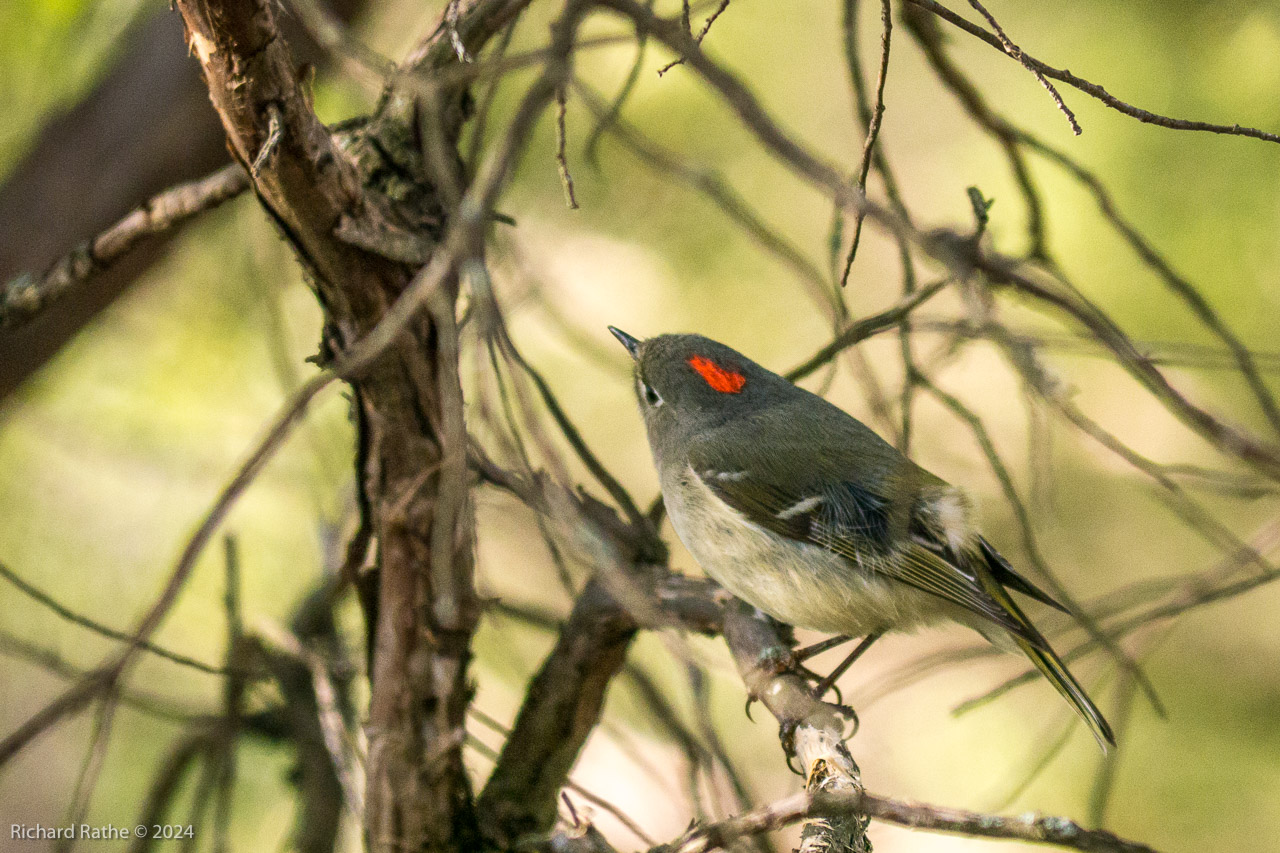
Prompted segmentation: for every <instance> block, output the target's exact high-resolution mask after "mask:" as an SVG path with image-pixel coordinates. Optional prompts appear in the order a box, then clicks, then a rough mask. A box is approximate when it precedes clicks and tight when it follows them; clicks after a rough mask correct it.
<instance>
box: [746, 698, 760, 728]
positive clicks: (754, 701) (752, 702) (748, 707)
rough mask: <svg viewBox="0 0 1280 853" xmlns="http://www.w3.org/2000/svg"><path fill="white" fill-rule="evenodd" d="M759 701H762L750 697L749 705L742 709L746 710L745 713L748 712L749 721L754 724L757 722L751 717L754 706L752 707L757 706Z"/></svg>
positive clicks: (748, 699)
mask: <svg viewBox="0 0 1280 853" xmlns="http://www.w3.org/2000/svg"><path fill="white" fill-rule="evenodd" d="M758 701H760V700H759V699H757V698H756V697H754V696H748V697H747V704H746V707H744V708H743V709H742V710H744V711H746V712H747V719H748V720H750V721H751V722H753V723H754V722H755V721H756V720H755V717H752V716H751V706H752V705H754V704H755V703H756V702H758Z"/></svg>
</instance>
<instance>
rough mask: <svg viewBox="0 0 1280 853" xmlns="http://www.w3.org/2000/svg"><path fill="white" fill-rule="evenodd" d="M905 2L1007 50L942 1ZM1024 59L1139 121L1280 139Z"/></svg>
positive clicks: (1187, 128) (1251, 128)
mask: <svg viewBox="0 0 1280 853" xmlns="http://www.w3.org/2000/svg"><path fill="white" fill-rule="evenodd" d="M906 2H908V3H911V4H913V5H915V6H919V7H921V8H922V9H927V10H929V11H930V12H932V13H933V14H935V15H937V16H938V17H939V18H942V19H943V20H944V21H946V22H947V23H949V24H952V25H954V26H956V27H959V28H960V29H962V30H964V31H965V32H967V33H969V34H970V35H973V36H976V37H977V38H980V39H982V40H983V41H985V42H986V43H987V44H989V45H991V46H992V47H994V48H996V49H997V50H999V51H1000V52H1001V53H1005V52H1006V51H1005V47H1004V45H1003V44H1001V43H1000V39H999V37H998V36H995V35H993V34H991V33H989V32H987V31H986V30H984V29H983V28H982V27H980V26H978V25H977V24H974V23H972V22H970V21H967V20H965V19H964V18H962V17H961V16H959V15H957V14H956V13H955V12H952V11H951V10H950V9H948V8H947V7H945V6H943V5H942V4H941V3H938V2H936V0H906ZM1022 61H1023V62H1024V63H1029V64H1030V65H1031V67H1033V68H1034V69H1035V70H1036V71H1039V72H1040V73H1041V74H1043V75H1044V76H1046V77H1051V78H1052V79H1054V80H1057V81H1059V82H1062V83H1066V84H1067V85H1068V86H1073V87H1075V88H1076V89H1079V90H1080V91H1081V92H1084V93H1085V94H1086V95H1090V96H1091V97H1094V98H1097V99H1098V100H1099V101H1101V102H1102V103H1104V104H1106V105H1107V106H1109V107H1111V108H1112V109H1113V110H1116V111H1117V112H1121V113H1124V114H1125V115H1127V116H1131V117H1132V118H1136V119H1137V120H1138V121H1140V122H1144V123H1146V124H1154V125H1158V126H1160V127H1167V128H1170V129H1172V130H1193V131H1204V132H1206V133H1221V134H1226V135H1228V136H1247V137H1251V138H1253V139H1261V140H1263V141H1264V142H1276V143H1280V134H1275V133H1267V132H1266V131H1263V130H1258V129H1257V128H1253V127H1242V126H1241V125H1238V124H1233V125H1225V124H1212V123H1210V122H1205V121H1187V120H1185V119H1176V118H1169V117H1168V116H1162V115H1159V114H1157V113H1153V112H1150V111H1148V110H1144V109H1141V108H1140V107H1135V106H1133V105H1131V104H1127V103H1125V102H1124V101H1122V100H1120V99H1119V98H1117V97H1116V96H1114V95H1112V94H1111V93H1110V92H1108V91H1107V90H1106V89H1104V88H1103V87H1102V86H1099V85H1098V84H1096V83H1090V82H1089V81H1088V80H1085V79H1084V78H1082V77H1077V76H1076V75H1074V74H1072V73H1071V72H1070V71H1066V70H1063V69H1059V68H1054V67H1053V66H1051V65H1046V64H1045V63H1043V62H1041V61H1040V60H1038V59H1036V58H1035V57H1033V56H1031V55H1029V54H1026V53H1023V54H1022Z"/></svg>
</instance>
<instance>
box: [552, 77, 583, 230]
mask: <svg viewBox="0 0 1280 853" xmlns="http://www.w3.org/2000/svg"><path fill="white" fill-rule="evenodd" d="M567 106H568V98H567V97H566V96H565V87H564V86H561V87H560V88H558V89H556V166H557V168H558V169H559V170H560V185H561V186H562V187H563V188H564V203H565V204H566V205H568V206H569V209H570V210H577V209H578V199H577V197H576V196H575V195H574V193H573V175H572V174H570V172H569V159H568V158H567V157H566V156H565V153H564V152H565V136H566V134H565V126H564V125H565V113H566V112H567Z"/></svg>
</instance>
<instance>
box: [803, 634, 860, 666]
mask: <svg viewBox="0 0 1280 853" xmlns="http://www.w3.org/2000/svg"><path fill="white" fill-rule="evenodd" d="M852 639H853V637H850V636H849V635H847V634H837V635H836V636H834V637H831V638H829V639H826V640H823V641H822V642H821V643H814V644H813V645H812V646H805V647H804V648H803V649H796V650H795V652H793V653H792V655H791V659H792V660H793V661H794V662H795V663H797V664H800V663H804V662H805V661H807V660H808V659H809V658H811V657H813V656H815V655H820V654H822V653H823V652H825V651H827V650H828V649H834V648H835V647H836V646H841V645H844V644H845V643H847V642H849V641H850V640H852Z"/></svg>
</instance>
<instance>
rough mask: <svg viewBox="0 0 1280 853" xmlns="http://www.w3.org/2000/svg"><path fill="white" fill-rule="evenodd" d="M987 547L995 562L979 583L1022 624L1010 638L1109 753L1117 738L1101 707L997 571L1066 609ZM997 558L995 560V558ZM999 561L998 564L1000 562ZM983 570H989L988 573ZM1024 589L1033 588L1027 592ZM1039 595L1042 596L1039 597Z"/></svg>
mask: <svg viewBox="0 0 1280 853" xmlns="http://www.w3.org/2000/svg"><path fill="white" fill-rule="evenodd" d="M981 544H982V545H983V546H984V552H985V558H986V559H987V560H989V561H991V562H989V563H988V564H987V565H985V566H982V567H981V568H980V569H979V570H978V571H977V572H976V574H977V577H978V580H979V583H981V584H982V587H983V589H985V590H986V591H987V593H988V594H989V595H990V596H991V597H992V598H994V599H995V600H996V601H997V602H998V603H999V604H1000V606H1001V607H1002V608H1003V609H1004V610H1005V611H1006V612H1007V613H1008V614H1009V615H1010V616H1011V617H1012V618H1013V620H1014V621H1015V622H1017V623H1018V624H1019V625H1021V626H1022V627H1023V628H1024V629H1025V630H1023V631H1021V632H1013V631H1010V632H1009V633H1008V636H1009V637H1010V638H1012V639H1013V641H1014V642H1015V643H1017V644H1018V648H1020V649H1022V652H1023V653H1024V654H1025V655H1026V656H1027V657H1029V658H1030V659H1031V662H1032V663H1033V664H1035V665H1036V669H1038V670H1040V672H1041V673H1042V674H1043V675H1044V677H1045V678H1047V679H1049V683H1050V684H1052V685H1053V686H1054V688H1055V689H1056V690H1057V691H1058V692H1059V693H1061V694H1062V695H1063V697H1064V698H1065V699H1066V700H1067V701H1068V702H1070V703H1071V707H1073V708H1075V709H1076V713H1078V714H1079V715H1080V716H1081V717H1082V718H1083V719H1084V721H1085V722H1086V723H1087V724H1088V725H1089V730H1090V731H1092V732H1093V736H1094V737H1095V738H1097V739H1098V746H1100V747H1102V751H1103V752H1106V751H1107V749H1108V747H1112V746H1115V745H1116V736H1115V734H1113V733H1112V731H1111V725H1110V724H1109V723H1108V722H1107V719H1106V717H1104V716H1102V712H1101V711H1100V710H1098V706H1097V705H1095V704H1094V703H1093V700H1092V699H1090V698H1089V694H1088V693H1085V692H1084V688H1083V687H1081V686H1080V682H1078V681H1076V677H1075V676H1074V675H1072V674H1071V671H1070V670H1069V669H1067V665H1066V664H1065V663H1063V662H1062V658H1060V657H1058V655H1057V653H1056V652H1054V650H1053V649H1052V648H1051V647H1050V646H1049V641H1048V640H1046V639H1045V638H1044V635H1043V634H1041V633H1040V632H1039V631H1037V630H1036V628H1035V626H1034V625H1032V624H1031V620H1030V619H1028V618H1027V616H1026V614H1025V613H1023V612H1022V608H1021V607H1019V606H1018V603H1017V602H1016V601H1014V600H1013V596H1011V595H1010V594H1009V591H1008V590H1007V589H1005V588H1004V583H1008V582H1009V581H1008V580H1005V581H1004V582H1003V583H1002V582H1001V580H1002V579H1001V578H1000V577H999V576H998V575H997V574H996V572H997V570H1005V571H1006V574H1008V575H1012V576H1013V578H1015V579H1016V580H1017V581H1020V582H1021V584H1015V585H1014V588H1015V589H1018V590H1020V591H1024V592H1027V594H1028V595H1031V596H1033V597H1035V598H1039V599H1040V600H1042V601H1047V603H1050V604H1052V605H1053V606H1055V607H1057V608H1058V609H1060V610H1065V608H1063V607H1062V605H1060V604H1058V603H1057V602H1055V601H1053V599H1051V598H1049V597H1048V596H1047V595H1045V594H1044V593H1043V592H1040V590H1038V589H1036V588H1035V587H1034V586H1032V585H1031V583H1030V582H1029V581H1027V580H1026V579H1025V578H1022V577H1021V576H1020V575H1017V574H1016V573H1014V572H1013V569H1012V568H1011V567H1009V565H1008V563H1007V562H1005V560H1004V558H1003V557H1000V555H999V554H997V553H996V552H995V549H993V548H992V547H991V546H990V545H988V544H987V543H986V542H985V541H982V543H981ZM993 558H994V559H993ZM996 561H998V564H997V562H996ZM983 569H986V570H985V571H984V570H983ZM1024 587H1029V589H1026V588H1024ZM1037 593H1039V594H1038V595H1037Z"/></svg>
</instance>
